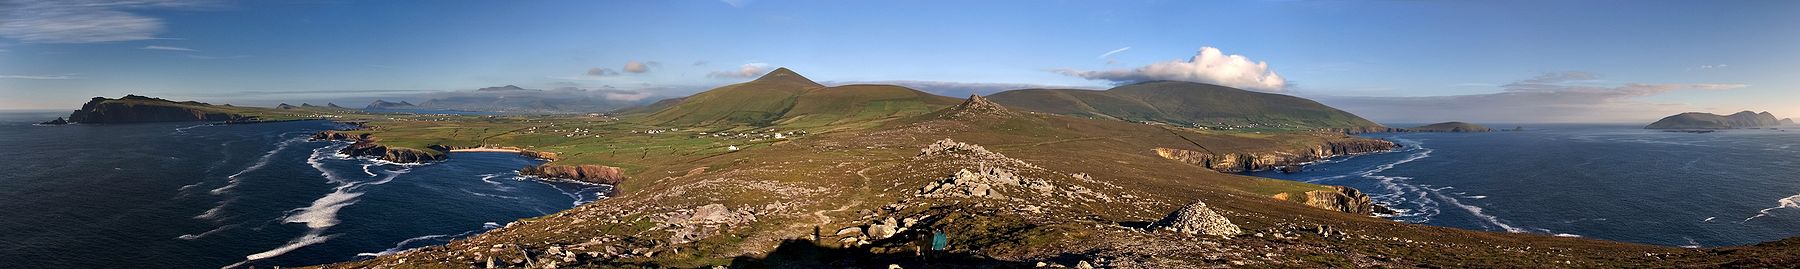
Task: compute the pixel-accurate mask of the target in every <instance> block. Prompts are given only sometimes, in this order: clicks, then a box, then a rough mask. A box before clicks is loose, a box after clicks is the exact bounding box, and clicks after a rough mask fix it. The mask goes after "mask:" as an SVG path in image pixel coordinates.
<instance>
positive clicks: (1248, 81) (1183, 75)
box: [1054, 47, 1287, 92]
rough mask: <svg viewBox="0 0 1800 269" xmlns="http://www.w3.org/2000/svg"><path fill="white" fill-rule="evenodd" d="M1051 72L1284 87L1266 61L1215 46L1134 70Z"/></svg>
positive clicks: (1130, 79)
mask: <svg viewBox="0 0 1800 269" xmlns="http://www.w3.org/2000/svg"><path fill="white" fill-rule="evenodd" d="M1054 71H1055V72H1057V73H1062V74H1064V75H1070V76H1076V77H1081V78H1086V79H1092V80H1108V81H1113V82H1117V83H1133V82H1142V81H1154V80H1178V81H1191V82H1200V83H1209V84H1217V85H1223V86H1229V87H1235V88H1241V89H1247V90H1258V91H1269V92H1280V91H1283V90H1286V89H1287V80H1286V79H1282V78H1281V75H1280V74H1276V73H1275V71H1274V70H1270V69H1269V64H1268V63H1267V62H1257V61H1252V60H1250V58H1249V57H1244V56H1243V55H1235V54H1234V55H1226V54H1225V53H1224V52H1222V51H1219V49H1218V48H1213V47H1201V48H1200V52H1199V53H1196V54H1195V55H1194V57H1193V58H1190V59H1188V60H1185V61H1182V60H1175V61H1167V62H1160V63H1154V64H1150V65H1146V66H1144V67H1139V68H1136V69H1117V70H1106V71H1080V70H1072V69H1059V70H1054Z"/></svg>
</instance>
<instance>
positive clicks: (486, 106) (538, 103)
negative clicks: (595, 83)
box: [419, 85, 644, 113]
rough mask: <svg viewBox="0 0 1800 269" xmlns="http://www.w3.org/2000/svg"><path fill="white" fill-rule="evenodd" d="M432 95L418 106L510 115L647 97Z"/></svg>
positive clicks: (489, 91)
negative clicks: (506, 113)
mask: <svg viewBox="0 0 1800 269" xmlns="http://www.w3.org/2000/svg"><path fill="white" fill-rule="evenodd" d="M432 96H433V97H432V98H431V99H430V100H426V101H425V102H421V103H419V107H422V108H431V109H449V110H466V111H488V112H508V113H591V112H604V111H610V110H615V109H619V108H623V107H629V106H632V105H636V104H638V103H639V102H638V100H640V99H641V98H642V97H643V96H644V95H643V93H640V92H635V91H622V90H612V89H596V90H588V89H581V88H574V87H563V88H556V89H551V90H539V89H526V88H521V87H519V86H513V85H506V86H499V87H486V88H481V89H476V90H474V91H459V92H444V93H437V94H433V95H432ZM629 97H637V98H629Z"/></svg>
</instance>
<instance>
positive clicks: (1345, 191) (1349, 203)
mask: <svg viewBox="0 0 1800 269" xmlns="http://www.w3.org/2000/svg"><path fill="white" fill-rule="evenodd" d="M1274 198H1275V199H1278V200H1284V201H1291V202H1298V203H1301V204H1305V205H1307V206H1311V207H1317V208H1322V209H1326V210H1331V211H1338V212H1344V213H1350V214H1357V215H1365V216H1367V215H1375V214H1393V213H1394V212H1393V211H1392V210H1390V209H1388V208H1386V207H1382V206H1380V205H1376V204H1375V202H1374V201H1373V200H1370V199H1369V195H1368V194H1364V193H1363V192H1362V191H1360V190H1357V189H1356V188H1351V187H1344V186H1331V190H1316V191H1309V192H1306V193H1305V195H1304V197H1291V196H1290V195H1289V194H1287V193H1281V194H1276V195H1275V196H1274Z"/></svg>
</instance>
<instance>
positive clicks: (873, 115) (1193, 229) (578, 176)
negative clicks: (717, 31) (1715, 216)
mask: <svg viewBox="0 0 1800 269" xmlns="http://www.w3.org/2000/svg"><path fill="white" fill-rule="evenodd" d="M990 96H991V97H992V98H988V97H983V96H980V95H975V96H970V97H968V98H966V99H956V98H950V97H943V96H937V95H932V94H928V93H924V92H920V91H918V90H914V89H910V88H906V87H901V86H896V85H875V84H858V85H845V86H824V85H821V84H819V83H816V82H813V81H812V80H810V79H807V78H806V77H804V76H801V75H800V74H799V73H796V72H793V71H791V70H788V69H786V68H780V69H776V70H774V71H771V72H769V73H768V74H766V75H763V76H761V77H760V78H756V79H754V80H751V81H748V82H744V83H739V84H732V85H727V86H723V87H719V88H715V89H712V90H709V91H705V92H701V93H698V94H695V95H692V96H688V97H682V98H674V99H668V100H664V101H661V102H656V103H654V104H652V105H649V106H644V107H637V108H631V109H625V110H620V111H619V112H618V113H617V114H542V115H451V114H405V113H371V112H365V111H359V110H352V109H346V108H341V107H336V106H283V107H279V108H250V107H237V106H230V105H211V104H206V103H199V102H175V101H169V100H162V99H156V98H149V97H142V96H135V95H133V96H126V97H124V98H120V99H106V98H95V99H93V100H92V101H90V102H88V104H86V105H84V106H83V108H82V109H81V110H78V111H76V112H74V113H73V114H72V115H70V117H69V119H67V120H66V121H68V122H71V123H78V124H112V123H134V122H168V121H209V122H221V123H255V122H274V121H291V120H331V121H337V122H342V123H346V124H347V125H348V126H352V127H353V128H348V129H346V130H332V131H323V132H319V133H317V134H315V135H313V136H311V139H314V140H331V141H349V142H351V143H352V144H350V145H348V146H345V147H344V148H342V149H341V150H340V151H339V153H341V154H345V155H351V156H363V157H369V158H375V159H380V160H384V161H389V162H396V163H431V162H439V161H443V160H446V159H447V158H451V157H452V155H450V154H449V153H451V152H467V151H477V152H483V151H486V152H509V153H515V154H520V155H524V156H529V157H532V158H538V159H543V160H548V162H547V163H544V164H542V165H538V166H528V167H522V168H520V169H519V170H518V171H517V173H518V174H520V175H525V176H534V177H539V178H545V179H567V180H578V181H585V182H594V183H604V184H611V185H614V187H613V188H612V189H611V191H612V192H613V194H612V195H611V197H610V198H607V199H599V200H596V201H592V202H588V203H585V204H581V205H578V206H576V207H575V208H573V209H569V210H566V211H561V212H556V213H553V214H549V215H547V216H543V217H538V218H531V219H524V220H519V221H517V222H514V223H512V224H509V225H505V227H501V228H497V229H494V230H491V231H488V232H485V233H481V234H478V235H473V236H470V237H467V238H463V239H458V240H455V241H452V242H450V243H448V244H444V245H437V246H427V247H422V248H416V249H411V250H405V251H397V252H395V253H384V254H382V255H378V256H376V257H373V258H369V259H363V260H354V261H344V262H343V263H337V264H327V265H323V266H322V267H326V268H392V267H454V268H466V267H485V268H497V267H533V268H563V267H584V268H585V267H600V268H604V267H712V266H728V267H731V268H739V267H827V266H829V267H839V266H852V267H881V266H887V265H890V264H892V265H899V266H905V267H906V268H938V267H1038V266H1064V267H1074V268H1096V267H1117V268H1126V267H1130V268H1191V267H1221V266H1224V267H1230V266H1249V267H1336V266H1343V267H1352V266H1357V267H1362V266H1372V267H1539V266H1552V267H1565V266H1566V267H1665V266H1688V265H1715V266H1739V265H1742V266H1770V265H1778V264H1791V263H1794V262H1800V251H1797V250H1800V243H1797V242H1800V241H1796V240H1800V239H1788V240H1783V241H1778V242H1771V243H1766V244H1760V245H1755V246H1742V247H1723V248H1709V249H1684V248H1677V247H1666V246H1651V245H1640V244H1632V243H1621V242H1611V241H1603V240H1595V239H1585V238H1570V237H1560V236H1552V235H1547V234H1534V233H1499V232H1483V231H1470V230H1461V229H1453V228H1443V227H1432V226H1425V225H1418V224H1408V223H1399V222H1394V221H1389V220H1386V219H1382V218H1379V217H1376V216H1377V215H1380V214H1392V213H1394V212H1392V211H1390V210H1387V209H1386V208H1384V207H1382V206H1380V205H1378V204H1376V203H1375V202H1373V201H1372V200H1371V199H1370V197H1369V196H1368V195H1367V194H1365V193H1364V192H1362V191H1360V190H1357V189H1355V188H1350V187H1344V186H1330V185H1319V184H1311V183H1305V182H1299V181H1289V180H1276V179H1268V178H1259V177H1251V176H1245V175H1240V174H1235V173H1237V172H1246V171H1261V170H1270V169H1280V168H1283V167H1291V166H1298V165H1303V164H1305V163H1309V162H1314V161H1319V160H1325V159H1329V158H1333V157H1338V156H1347V155H1356V154H1366V153H1375V152H1384V151H1389V150H1394V149H1396V148H1399V145H1397V144H1396V143H1393V142H1391V141H1386V140H1380V139H1371V138H1363V137H1357V136H1351V135H1348V134H1352V133H1368V132H1488V131H1493V129H1490V128H1487V127H1483V126H1480V125H1475V124H1469V123H1462V122H1447V123H1439V124H1431V125H1426V126H1421V127H1417V128H1405V129H1402V128H1391V127H1386V126H1382V125H1380V124H1375V123H1373V122H1370V121H1368V120H1365V119H1362V118H1361V117H1358V116H1356V115H1354V114H1350V113H1348V112H1343V111H1341V110H1337V109H1335V108H1331V107H1329V106H1325V105H1322V104H1318V103H1316V102H1312V101H1311V100H1306V99H1303V98H1298V97H1293V96H1287V95H1280V94H1270V93H1257V92H1250V91H1245V90H1240V89H1235V88H1230V87H1224V86H1218V85H1210V84H1201V83H1191V82H1167V81H1161V82H1147V83H1137V84H1129V85H1123V86H1119V87H1116V88H1112V89H1108V90H1102V91H1095V90H1017V91H1008V92H1001V93H997V94H993V95H990ZM1172 96H1173V97H1181V96H1187V97H1191V98H1189V99H1181V98H1171V97H1172ZM1151 98H1159V101H1165V102H1145V101H1146V100H1149V99H1151ZM1220 98H1224V99H1225V100H1230V102H1233V103H1237V104H1244V105H1239V106H1232V107H1230V108H1227V109H1201V108H1208V107H1212V106H1204V105H1196V104H1204V103H1205V102H1218V100H1221V99H1220ZM1119 100H1131V101H1130V102H1117V101H1119ZM1259 104H1260V105H1259ZM396 106H407V105H403V103H390V102H386V101H377V102H376V103H375V104H371V107H380V108H392V107H396ZM1070 108H1081V109H1070ZM1234 109H1238V110H1234ZM1150 111H1155V112H1154V113H1149V112H1150ZM1244 115H1256V117H1245V116H1244ZM935 241H944V242H947V243H935ZM1420 250H1430V251H1420ZM927 252H929V253H930V254H929V255H925V253H927ZM247 258H248V259H249V260H255V259H258V258H261V257H259V256H252V257H247Z"/></svg>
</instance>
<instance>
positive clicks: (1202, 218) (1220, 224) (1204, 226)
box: [1150, 201, 1244, 236]
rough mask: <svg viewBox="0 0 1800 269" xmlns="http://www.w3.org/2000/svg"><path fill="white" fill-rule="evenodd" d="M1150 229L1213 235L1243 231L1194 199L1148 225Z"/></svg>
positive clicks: (1235, 233)
mask: <svg viewBox="0 0 1800 269" xmlns="http://www.w3.org/2000/svg"><path fill="white" fill-rule="evenodd" d="M1150 228H1151V229H1162V230H1170V231H1175V232H1178V233H1184V234H1189V235H1192V234H1205V235H1213V236H1233V235H1238V234H1240V233H1243V232H1244V231H1243V230H1242V229H1238V226H1237V225H1236V224H1231V220H1229V219H1225V216H1224V215H1220V214H1219V212H1214V211H1213V210H1212V208H1210V207H1207V206H1206V203H1205V202H1200V201H1194V203H1193V204H1188V205H1187V206H1184V207H1181V209H1180V210H1176V211H1175V212H1173V213H1169V216H1167V217H1163V219H1162V220H1160V221H1157V222H1156V223H1155V224H1152V225H1151V226H1150Z"/></svg>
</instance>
